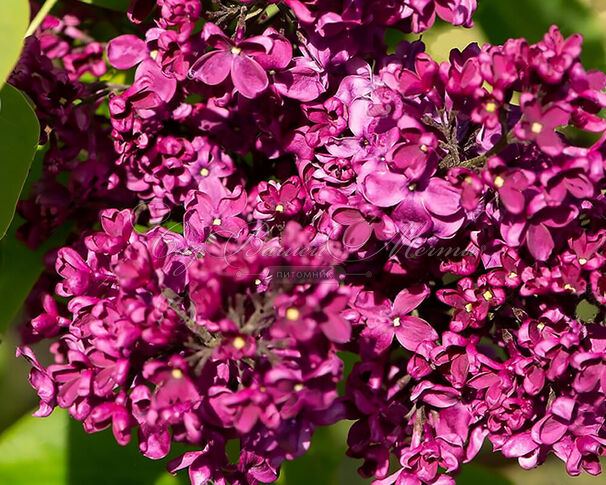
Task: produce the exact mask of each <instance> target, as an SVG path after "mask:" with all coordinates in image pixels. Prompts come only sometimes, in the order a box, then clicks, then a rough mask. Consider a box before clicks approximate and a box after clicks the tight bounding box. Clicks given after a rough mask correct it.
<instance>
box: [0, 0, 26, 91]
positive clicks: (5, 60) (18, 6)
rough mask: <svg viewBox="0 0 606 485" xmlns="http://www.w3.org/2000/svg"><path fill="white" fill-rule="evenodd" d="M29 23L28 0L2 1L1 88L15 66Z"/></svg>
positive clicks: (0, 35)
mask: <svg viewBox="0 0 606 485" xmlns="http://www.w3.org/2000/svg"><path fill="white" fill-rule="evenodd" d="M28 25H29V2H28V1H27V0H10V1H8V0H3V1H1V2H0V45H1V46H2V48H1V49H0V88H1V87H2V86H3V85H4V81H5V80H6V78H7V77H8V75H9V74H10V73H11V71H12V70H13V67H15V64H16V63H17V59H19V54H20V53H21V49H23V38H24V37H25V32H26V31H27V26H28Z"/></svg>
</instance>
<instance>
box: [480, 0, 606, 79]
mask: <svg viewBox="0 0 606 485" xmlns="http://www.w3.org/2000/svg"><path fill="white" fill-rule="evenodd" d="M474 20H475V22H476V23H478V24H479V25H480V26H481V27H482V30H484V32H485V34H486V37H487V38H488V40H489V41H490V42H492V43H494V44H501V43H503V42H505V41H506V40H507V39H509V38H516V37H524V38H526V39H528V41H529V42H537V41H539V40H541V38H542V37H543V35H544V34H545V33H546V32H547V31H548V30H549V27H551V26H552V25H557V26H559V27H560V28H561V29H562V33H563V34H564V35H566V36H568V35H571V34H573V33H581V34H583V37H584V38H585V43H584V45H583V56H582V58H583V62H584V64H585V65H586V66H587V67H589V68H592V69H601V70H604V68H605V67H606V56H605V50H604V46H605V44H604V42H605V35H604V29H603V27H602V25H600V22H599V17H598V16H597V15H596V13H595V11H594V10H593V9H591V8H590V7H589V6H587V4H586V2H584V1H583V0H483V1H482V2H479V7H478V11H477V12H476V14H475V16H474Z"/></svg>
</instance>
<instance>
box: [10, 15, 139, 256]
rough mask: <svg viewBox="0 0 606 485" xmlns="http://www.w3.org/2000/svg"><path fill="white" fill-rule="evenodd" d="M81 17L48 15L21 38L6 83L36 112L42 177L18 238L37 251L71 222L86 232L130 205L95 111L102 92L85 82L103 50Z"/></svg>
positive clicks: (100, 69) (102, 68) (101, 65)
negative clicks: (102, 215)
mask: <svg viewBox="0 0 606 485" xmlns="http://www.w3.org/2000/svg"><path fill="white" fill-rule="evenodd" d="M80 23H81V19H80V17H76V16H74V15H69V14H68V15H65V16H64V17H63V18H61V19H59V18H56V17H52V16H48V17H46V19H45V20H44V21H43V22H42V24H41V26H40V28H39V29H38V34H37V35H36V36H31V37H28V38H27V39H26V42H25V47H24V50H23V53H22V55H21V58H20V60H19V63H18V64H17V66H16V68H15V70H14V71H13V73H12V75H11V77H10V78H9V82H10V83H11V84H13V85H14V86H15V87H17V88H18V89H20V90H22V91H23V92H25V93H26V94H27V95H28V96H29V97H30V98H31V100H32V101H33V103H34V104H35V106H36V114H37V116H38V118H39V120H40V124H41V139H40V144H41V145H46V147H47V148H46V151H45V152H44V156H43V163H42V176H41V177H40V178H39V179H38V180H36V181H35V183H34V184H33V187H32V189H31V193H30V194H26V195H28V198H27V199H26V200H22V201H21V202H20V204H19V207H18V210H19V214H20V215H21V217H23V219H25V221H26V222H25V224H24V225H23V226H22V227H20V228H19V236H20V237H21V239H22V240H23V241H24V242H26V243H27V244H28V246H30V247H37V246H38V245H39V244H40V243H42V242H43V241H45V240H46V239H47V238H48V237H49V236H50V235H51V234H52V233H53V232H54V231H55V230H56V229H57V228H58V227H60V226H61V225H63V224H64V223H65V222H66V221H67V220H68V219H72V220H77V221H78V222H80V223H81V225H82V226H83V227H85V228H86V227H90V225H91V224H93V223H94V222H95V221H96V219H97V215H98V212H99V210H100V209H103V208H104V207H107V205H108V204H109V205H115V206H121V205H124V204H132V203H133V202H134V200H136V199H135V198H134V197H133V194H131V193H130V192H129V191H127V190H126V188H125V187H124V184H123V182H122V180H123V178H124V174H123V172H122V171H121V170H120V168H119V167H117V166H116V164H115V153H114V151H113V148H112V143H111V139H110V137H109V131H108V128H107V119H105V118H104V117H102V116H100V115H99V114H98V113H97V112H96V111H97V109H98V108H99V105H100V104H101V101H102V99H103V96H105V95H106V93H107V88H106V87H105V86H102V85H101V83H99V82H93V83H84V82H81V81H80V79H81V78H82V77H83V76H85V75H88V76H90V77H92V78H94V79H98V78H99V77H100V76H102V75H104V74H105V73H106V70H107V67H106V64H105V62H104V60H103V46H102V45H101V44H100V43H99V42H95V41H94V40H93V39H91V38H90V37H89V36H88V34H86V33H85V32H84V31H82V30H81V29H80V28H79V26H80Z"/></svg>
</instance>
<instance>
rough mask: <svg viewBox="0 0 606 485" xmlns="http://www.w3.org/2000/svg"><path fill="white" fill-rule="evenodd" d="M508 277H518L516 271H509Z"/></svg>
mask: <svg viewBox="0 0 606 485" xmlns="http://www.w3.org/2000/svg"><path fill="white" fill-rule="evenodd" d="M509 277H510V278H517V277H518V273H514V272H513V271H512V272H511V273H509Z"/></svg>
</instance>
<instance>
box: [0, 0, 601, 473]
mask: <svg viewBox="0 0 606 485" xmlns="http://www.w3.org/2000/svg"><path fill="white" fill-rule="evenodd" d="M1 1H8V0H1ZM479 4H480V6H479V9H478V11H477V13H476V16H475V22H476V26H475V27H474V28H472V29H467V30H466V29H462V28H454V27H452V26H446V25H444V24H438V25H437V26H436V27H435V28H433V29H431V30H430V31H429V32H427V33H426V34H424V35H423V40H424V41H425V43H426V44H427V47H428V49H427V50H428V51H429V53H430V54H431V55H432V56H433V57H434V58H435V59H436V60H438V61H443V60H446V59H447V58H448V53H449V51H450V49H452V48H455V47H457V48H461V49H462V48H464V47H465V46H466V45H467V44H469V43H470V42H478V43H479V44H482V43H484V42H491V43H495V44H498V43H502V42H504V41H505V40H506V39H507V38H511V37H525V38H526V39H528V40H529V41H530V42H536V41H538V40H540V39H541V37H542V36H543V35H544V33H545V32H546V31H547V30H548V29H549V27H550V26H551V25H553V24H556V25H558V26H559V27H560V29H561V30H562V32H563V33H564V35H570V34H572V33H575V32H579V33H581V34H583V36H584V38H585V44H584V53H583V62H584V64H585V67H586V68H593V69H599V70H602V71H604V70H606V0H479ZM407 38H408V39H409V40H410V39H412V38H416V37H414V36H408V37H407ZM401 39H402V35H401V34H400V33H397V32H390V33H388V41H389V43H390V44H392V45H395V44H397V43H398V42H399V41H400V40H401ZM18 223H19V221H14V224H13V225H14V226H16V225H18ZM43 254H44V253H43V251H37V252H35V253H33V252H31V251H28V250H26V249H25V248H23V247H21V246H20V243H18V242H17V241H16V239H15V237H14V227H13V231H11V232H10V233H9V235H8V236H7V237H6V238H5V239H3V240H2V241H0V296H1V298H0V328H4V327H5V326H6V325H3V323H4V324H6V323H9V322H8V321H6V322H2V320H3V319H4V320H10V321H11V323H12V324H11V326H10V327H9V330H8V331H7V332H6V333H5V334H3V335H2V336H1V337H2V341H1V343H0V484H3V485H4V484H11V485H83V484H87V485H97V484H102V485H105V484H110V483H111V484H115V485H123V484H124V485H126V484H128V485H171V484H177V483H183V484H188V483H189V480H188V478H187V476H185V475H182V476H180V477H178V478H177V479H175V478H173V477H172V476H170V475H169V474H168V473H166V472H165V468H164V467H165V464H166V461H168V460H162V461H160V462H152V461H151V460H148V459H146V458H143V457H142V456H141V455H140V454H139V452H138V450H137V447H136V445H135V444H131V445H130V446H128V447H126V448H122V447H120V446H118V445H117V444H116V443H115V441H114V439H113V436H112V435H111V432H103V433H98V434H96V435H86V434H85V433H84V432H83V431H82V428H81V425H80V424H79V423H76V422H75V421H73V420H68V419H67V415H66V413H65V412H63V411H62V410H56V411H55V412H54V413H53V415H52V416H51V417H49V418H45V419H37V418H32V417H31V413H32V412H33V410H34V409H35V408H36V396H35V393H34V391H33V390H32V389H31V388H30V387H29V384H28V382H27V375H28V371H29V368H28V366H27V365H26V362H25V361H24V360H23V359H16V358H15V347H16V345H17V342H18V334H17V331H16V327H17V326H18V324H19V320H20V318H21V317H20V315H19V312H17V314H16V315H15V311H14V308H18V307H19V304H20V302H22V301H23V299H24V298H25V296H26V295H27V293H28V291H29V289H30V288H31V285H32V284H33V280H35V278H32V277H31V275H32V274H33V275H35V274H36V272H37V271H40V270H41V268H42V255H43ZM348 428H349V424H348V423H339V424H338V425H335V426H332V427H328V428H322V429H319V430H318V431H317V432H316V434H315V435H314V438H313V441H312V446H311V450H310V452H309V453H308V454H307V455H305V456H304V457H302V458H300V459H299V460H296V461H294V462H290V463H287V464H286V466H285V467H284V469H283V473H282V476H281V478H280V480H279V482H278V483H279V484H281V485H303V484H309V483H313V484H314V485H358V484H365V483H369V482H368V481H365V480H363V479H361V478H360V477H359V476H358V475H357V472H356V468H357V466H359V463H357V462H356V461H355V460H352V459H350V458H347V457H346V456H345V450H346V437H347V432H348ZM134 441H136V439H135V440H134ZM182 451H184V450H183V449H175V450H173V452H172V453H171V456H170V457H175V456H177V455H178V454H180V453H181V452H182ZM234 453H235V454H236V456H237V450H234ZM170 457H169V458H170ZM486 483H491V485H569V484H570V485H592V484H596V485H597V484H598V483H599V484H604V483H606V478H604V477H590V476H587V475H584V476H581V477H576V478H572V477H569V476H568V475H567V474H566V472H565V469H564V464H563V463H561V462H560V461H558V460H556V459H551V460H549V461H548V462H547V463H546V464H545V465H543V466H541V467H539V468H537V469H535V470H531V471H525V470H522V469H521V468H520V467H519V465H518V464H517V462H516V461H512V460H506V459H504V458H502V457H500V456H497V455H496V454H493V453H491V452H490V451H489V450H485V451H483V452H482V453H481V455H480V457H479V459H478V460H477V462H476V463H474V464H470V465H466V466H465V467H464V468H463V472H462V474H461V475H460V477H458V478H457V484H458V485H486Z"/></svg>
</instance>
